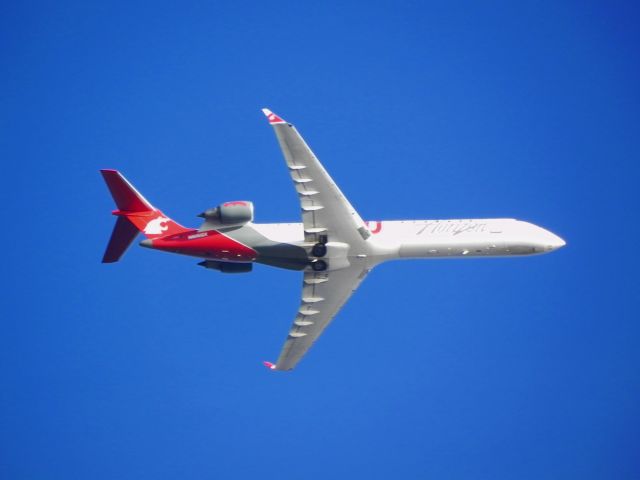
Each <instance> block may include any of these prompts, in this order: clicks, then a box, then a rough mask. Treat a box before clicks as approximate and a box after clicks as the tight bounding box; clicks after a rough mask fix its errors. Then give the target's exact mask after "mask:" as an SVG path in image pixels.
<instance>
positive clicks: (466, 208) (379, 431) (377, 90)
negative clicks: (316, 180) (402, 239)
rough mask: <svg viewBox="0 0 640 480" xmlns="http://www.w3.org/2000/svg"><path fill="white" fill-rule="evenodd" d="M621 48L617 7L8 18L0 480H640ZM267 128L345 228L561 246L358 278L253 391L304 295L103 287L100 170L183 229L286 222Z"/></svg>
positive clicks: (129, 7)
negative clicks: (291, 361) (296, 136)
mask: <svg viewBox="0 0 640 480" xmlns="http://www.w3.org/2000/svg"><path fill="white" fill-rule="evenodd" d="M449 3H451V4H449ZM639 24H640V15H639V11H638V8H637V7H636V6H635V5H634V2H629V3H625V2H558V1H548V2H510V1H505V2H493V3H490V4H483V5H479V4H478V3H476V2H457V3H455V4H453V2H438V3H435V4H431V3H429V2H391V1H389V2H335V3H330V4H328V3H326V2H300V1H298V2H290V1H278V2H226V3H222V2H173V3H170V2H159V3H158V2H155V3H154V2H76V3H74V2H64V1H63V2H44V3H39V2H4V3H3V4H2V6H0V58H1V65H2V72H3V73H2V75H0V87H1V88H0V98H1V109H0V122H1V135H0V159H1V162H2V163H1V165H2V175H1V177H0V178H1V179H2V188H1V189H0V200H1V205H2V210H3V214H4V218H5V222H4V224H5V227H4V234H3V235H2V251H3V257H4V258H3V262H2V264H3V269H2V270H3V272H4V275H3V277H4V287H3V289H2V292H3V293H2V296H1V297H0V298H1V305H2V315H1V321H2V323H1V332H0V382H1V386H2V387H1V389H0V478H3V479H54V478H55V479H58V478H60V479H71V478H87V479H146V478H149V479H175V478H189V479H227V478H228V479H255V478H260V479H282V478H301V479H326V478H331V479H342V478H349V479H352V478H367V479H388V478H446V479H469V478H473V479H499V478H505V479H514V478H517V479H536V480H539V479H558V478H585V479H612V478H616V479H631V478H639V477H640V349H639V347H638V343H639V340H640V338H639V337H640V335H639V334H640V326H639V318H638V317H639V314H638V294H639V281H638V267H639V262H638V253H637V246H638V237H639V235H640V231H639V228H638V221H639V218H638V207H639V206H640V201H639V200H640V199H639V195H638V183H639V181H640V178H639V175H638V173H639V172H638V170H639V169H638V157H639V151H640V149H639V146H640V128H639V127H640V118H639V111H640V110H639V107H640V89H639V88H638V87H639V86H640V62H639V60H640V58H639V57H640V54H639V52H640V49H639V46H640V29H639V27H638V25H639ZM261 107H269V108H271V109H272V110H273V111H275V112H276V113H278V114H280V115H282V116H283V117H284V118H285V119H287V120H289V121H291V122H292V123H295V124H296V126H297V127H298V129H299V130H300V132H301V133H302V134H303V135H304V137H305V138H306V140H307V141H308V143H309V144H310V145H311V147H312V148H313V149H314V150H315V152H316V154H317V155H318V156H319V158H320V159H321V160H322V161H323V163H324V165H325V166H326V168H327V169H328V170H329V172H330V173H331V174H332V175H333V177H334V179H335V180H336V181H337V182H338V184H339V185H340V186H341V187H342V189H343V191H344V192H345V194H346V195H347V196H348V197H349V198H350V200H351V202H352V203H353V204H354V206H355V207H356V208H357V209H358V210H359V212H360V213H361V215H362V216H363V217H364V218H365V219H370V220H377V219H412V218H474V217H475V218H482V217H515V218H519V219H523V220H527V221H531V222H534V223H537V224H539V225H541V226H543V227H545V228H548V229H550V230H552V231H553V232H555V233H557V234H558V235H560V236H561V237H563V238H565V239H566V241H567V243H568V245H567V246H566V247H565V248H563V249H561V250H560V251H558V252H555V253H552V254H549V255H544V256H538V257H531V258H512V259H491V260H488V259H479V260H452V261H443V260H441V261H415V262H404V263H402V262H397V263H390V264H385V265H382V266H381V267H379V268H377V269H376V270H375V271H374V272H373V274H372V275H370V276H369V277H368V279H367V280H366V281H365V283H364V284H363V285H362V287H361V289H360V290H359V291H358V292H357V294H356V295H355V296H354V297H353V298H352V300H351V301H350V303H349V304H348V305H347V306H346V308H345V309H344V310H343V311H342V312H341V314H340V315H339V316H338V317H337V318H336V320H335V321H334V323H333V324H332V325H331V327H330V328H329V329H328V330H327V332H326V333H325V335H324V336H323V337H322V338H321V339H320V340H319V342H318V343H317V344H316V345H315V347H314V348H313V349H312V350H311V352H310V353H309V354H308V355H307V356H306V357H305V359H304V360H303V361H302V363H300V365H299V368H298V369H297V370H295V371H294V372H292V373H288V374H287V373H284V374H282V373H272V372H269V371H268V370H266V369H265V368H264V367H263V366H262V365H261V361H262V360H274V359H276V358H277V355H278V352H279V350H280V347H281V345H282V342H283V341H284V339H285V336H286V332H287V330H288V327H289V324H290V322H291V321H292V319H293V317H294V314H295V312H296V308H297V306H298V301H299V296H300V274H299V273H298V272H290V271H283V270H277V269H271V268H268V267H264V266H257V267H256V268H255V270H254V272H253V273H251V274H249V275H235V276H234V275H226V276H225V275H223V274H220V273H218V272H214V271H208V270H205V269H202V268H200V267H198V266H196V263H197V260H195V259H191V258H188V257H180V256H172V255H167V254H163V253H160V252H154V251H150V250H145V249H141V248H139V247H137V246H136V245H134V246H133V247H132V249H131V250H130V251H129V252H128V253H127V255H126V256H125V257H124V259H123V260H122V261H121V262H120V263H117V264H113V265H102V264H100V259H101V257H102V253H103V251H104V247H105V245H106V243H107V240H108V237H109V235H110V233H111V228H112V224H113V217H112V216H111V215H110V211H111V210H112V209H113V208H114V207H113V204H112V200H111V197H110V196H109V194H108V192H107V189H106V188H105V186H104V184H103V182H102V178H101V177H100V175H99V174H98V169H99V168H117V169H120V170H122V171H123V172H124V173H125V174H126V175H127V176H128V177H129V178H130V179H131V181H132V182H133V183H134V184H135V185H136V186H137V187H138V188H139V189H140V190H141V191H142V192H143V193H144V195H145V196H147V198H148V199H149V200H150V201H151V202H153V203H154V204H156V205H157V206H158V207H160V208H162V209H163V210H164V211H165V213H167V214H168V215H170V216H172V217H174V218H175V219H176V220H178V221H179V222H181V223H183V224H186V225H191V226H197V225H198V224H199V219H197V218H196V217H195V215H196V214H198V213H199V212H201V211H202V210H203V209H205V208H208V207H213V206H215V205H217V204H219V203H221V202H224V201H229V200H237V199H248V200H252V201H254V202H255V205H256V220H257V221H258V222H279V221H298V219H299V211H298V204H297V199H296V195H295V193H294V190H293V187H292V186H291V185H290V180H289V178H288V175H287V171H286V168H285V166H284V163H283V160H282V157H281V153H280V151H279V148H278V147H277V143H276V140H275V138H274V134H273V132H272V129H271V128H270V127H269V125H268V124H267V122H266V120H265V118H264V117H263V115H262V113H261V112H260V108H261Z"/></svg>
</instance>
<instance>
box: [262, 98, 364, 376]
mask: <svg viewBox="0 0 640 480" xmlns="http://www.w3.org/2000/svg"><path fill="white" fill-rule="evenodd" d="M262 111H263V112H264V114H265V115H266V117H267V118H268V120H269V123H270V124H271V126H273V128H274V130H275V133H276V137H277V138H278V142H279V143H280V148H281V149H282V153H283V154H284V158H285V161H286V164H287V167H289V173H290V175H291V179H292V180H293V183H294V186H295V189H296V192H297V193H298V198H299V200H300V208H301V210H302V223H303V227H304V240H305V243H306V244H307V245H309V246H312V245H313V244H315V243H317V242H319V241H321V238H324V242H326V241H328V242H341V243H343V244H348V248H349V257H348V262H347V264H346V265H344V266H343V268H338V269H335V268H334V269H332V268H329V269H328V270H327V271H322V272H316V271H313V270H312V269H309V268H308V269H307V270H305V272H304V278H303V284H302V302H301V304H300V308H299V309H298V314H297V315H296V318H295V319H294V321H293V324H292V326H291V329H290V330H289V335H288V337H287V340H286V341H285V344H284V347H283V348H282V351H281V352H280V357H279V358H278V361H277V363H275V364H272V363H269V362H265V365H267V366H268V367H270V368H272V369H275V370H292V369H293V368H294V367H295V366H296V364H297V363H298V362H299V361H300V359H301V358H302V357H303V355H304V354H305V353H306V352H307V350H309V348H311V345H313V343H314V342H315V341H316V339H317V338H318V337H319V336H320V334H321V333H322V332H323V331H324V329H325V328H326V327H327V325H329V323H331V320H333V318H334V317H335V315H336V314H337V313H338V311H340V309H341V308H342V306H343V305H344V304H345V303H346V302H347V300H348V299H349V297H350V296H351V294H352V293H353V292H354V291H355V290H356V289H357V288H358V286H359V285H360V283H361V282H362V280H363V279H364V277H365V276H366V275H367V273H369V270H370V268H371V267H370V266H369V265H368V261H367V258H366V254H364V253H365V252H366V251H367V246H366V239H367V238H368V237H369V236H370V235H371V233H370V232H369V229H368V228H367V227H366V225H365V223H364V222H363V221H362V218H360V215H358V212H356V210H355V209H354V208H353V206H352V205H351V204H350V203H349V201H348V200H347V199H346V197H345V196H344V195H343V193H342V192H341V191H340V189H339V188H338V186H337V185H336V184H335V182H334V181H333V180H332V179H331V177H330V176H329V174H328V173H327V171H326V170H325V169H324V167H323V166H322V164H321V163H320V161H319V160H318V159H317V158H316V156H315V155H314V154H313V152H312V151H311V149H310V148H309V147H308V146H307V144H306V143H305V141H304V140H303V138H302V137H301V136H300V134H299V133H298V131H297V130H296V129H295V127H294V126H293V125H291V124H290V123H287V122H285V121H284V120H283V119H282V118H280V117H279V116H278V115H276V114H274V113H273V112H271V111H270V110H268V109H266V108H265V109H263V110H262ZM321 236H322V237H321ZM324 242H323V243H324ZM329 265H330V267H331V259H330V260H329Z"/></svg>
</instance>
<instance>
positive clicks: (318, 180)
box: [101, 109, 565, 370]
mask: <svg viewBox="0 0 640 480" xmlns="http://www.w3.org/2000/svg"><path fill="white" fill-rule="evenodd" d="M263 112H264V114H265V115H266V117H267V119H268V120H269V123H270V124H271V126H272V127H273V129H274V130H275V133H276V137H277V139H278V142H279V144H280V148H281V149H282V153H283V154H284V159H285V163H286V165H287V168H288V170H289V175H290V176H291V180H292V181H293V185H294V188H295V190H296V192H297V194H298V199H299V201H300V210H301V215H302V223H270V224H261V223H254V222H253V204H252V203H251V202H249V201H246V200H240V201H231V202H226V203H223V204H221V205H219V206H217V207H215V208H210V209H208V210H205V211H204V212H202V213H201V214H200V215H199V216H200V217H202V218H203V219H204V222H203V223H202V225H200V227H198V228H187V227H183V226H182V225H180V224H178V223H177V222H175V221H174V220H172V219H170V218H169V217H167V216H166V215H165V214H163V213H162V212H161V211H160V210H158V209H157V208H155V207H154V206H153V205H151V203H149V202H148V201H147V200H146V199H145V198H144V197H143V196H142V195H141V194H140V193H139V192H138V191H137V190H136V189H135V188H134V187H133V185H131V183H129V182H128V181H127V179H126V178H125V177H124V176H123V175H122V174H121V173H120V172H118V171H116V170H101V172H102V175H103V177H104V180H105V182H106V183H107V187H108V188H109V190H110V191H111V195H112V196H113V199H114V201H115V203H116V205H117V210H114V211H113V214H114V215H116V217H117V220H116V224H115V227H114V229H113V233H112V235H111V240H110V241H109V244H108V246H107V250H106V252H105V254H104V258H103V260H102V261H103V262H105V263H110V262H116V261H118V260H119V259H120V257H121V256H122V255H123V254H124V252H125V251H126V250H127V248H128V247H129V246H130V245H131V242H132V241H133V240H134V239H135V237H136V236H137V235H138V233H139V232H142V233H143V234H144V235H145V236H146V237H147V238H146V240H143V241H142V242H141V243H140V245H142V246H144V247H148V248H152V249H154V250H162V251H165V252H171V253H179V254H183V255H189V256H193V257H198V258H201V259H203V261H202V262H200V263H199V265H202V266H203V267H205V268H210V269H214V270H218V271H220V272H223V273H241V272H249V271H251V269H252V267H253V263H262V264H265V265H271V266H273V267H280V268H286V269H290V270H299V271H301V272H302V294H301V300H300V306H299V308H298V311H297V313H296V315H295V318H294V320H293V323H292V325H291V328H290V329H289V332H288V334H287V338H286V340H285V342H284V346H283V348H282V351H281V352H280V356H279V357H278V360H277V361H276V362H275V363H271V362H264V364H265V365H266V366H267V367H269V368H270V369H273V370H292V369H293V368H294V367H295V366H296V365H297V364H298V362H299V361H300V359H301V358H302V357H303V355H304V354H305V353H306V352H307V351H308V350H309V348H310V347H311V345H313V343H314V342H315V341H316V340H317V339H318V337H319V336H320V334H321V333H322V332H323V331H324V329H325V328H326V327H327V325H329V323H330V322H331V320H333V318H334V317H335V316H336V314H337V313H338V311H339V310H340V308H341V307H342V306H343V305H344V304H345V302H346V301H347V300H348V299H349V297H350V296H351V294H352V293H353V292H355V291H356V289H357V288H358V286H359V285H360V283H362V281H363V280H364V278H365V277H366V276H367V274H368V273H369V272H370V271H371V270H372V269H373V267H375V266H376V265H378V264H379V263H381V262H385V261H387V260H396V259H412V258H474V257H505V256H514V255H536V254H541V253H547V252H551V251H553V250H556V249H558V248H560V247H562V246H564V245H565V242H564V241H563V240H562V239H561V238H560V237H558V236H557V235H554V234H553V233H551V232H549V231H548V230H545V229H544V228H541V227H538V226H536V225H533V224H531V223H528V222H523V221H519V220H514V219H511V218H498V219H469V220H467V219H465V220H404V221H374V222H365V221H364V220H362V218H361V217H360V215H358V212H356V210H355V209H354V208H353V206H352V205H351V204H350V203H349V200H347V198H346V197H345V196H344V194H343V193H342V192H341V191H340V189H339V188H338V186H337V185H336V184H335V182H334V181H333V180H332V179H331V177H330V176H329V174H328V173H327V171H326V170H325V169H324V167H323V166H322V164H321V163H320V161H319V160H318V159H317V158H316V156H315V155H314V154H313V152H312V151H311V149H310V148H309V147H308V146H307V144H306V143H305V141H304V140H303V139H302V137H301V136H300V134H299V133H298V131H297V130H296V129H295V127H294V126H293V125H292V124H290V123H288V122H286V121H284V120H283V119H282V118H281V117H279V116H278V115H276V114H275V113H273V112H271V111H270V110H267V109H264V110H263Z"/></svg>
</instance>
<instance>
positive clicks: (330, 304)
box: [265, 262, 369, 370]
mask: <svg viewBox="0 0 640 480" xmlns="http://www.w3.org/2000/svg"><path fill="white" fill-rule="evenodd" d="M358 263H360V262H358ZM367 273H369V268H367V266H366V265H358V264H352V265H351V266H350V267H347V268H343V269H340V270H333V271H328V272H313V271H310V272H305V273H304V279H303V283H302V302H301V303H300V308H299V309H298V314H297V315H296V318H295V320H294V321H293V324H292V325H291V329H290V330H289V335H288V337H287V340H286V341H285V343H284V347H283V348H282V351H281V352H280V357H279V358H278V361H277V362H276V363H275V365H274V364H271V363H269V362H265V365H267V366H268V367H270V368H272V369H274V370H292V369H293V368H294V367H295V366H296V364H297V363H298V362H299V361H300V359H301V358H302V357H303V356H304V354H305V353H307V350H309V348H311V346H312V345H313V342H315V341H316V340H317V338H318V337H319V336H320V334H321V333H322V332H323V331H324V329H325V328H326V327H327V325H329V323H331V320H333V317H335V315H336V314H337V313H338V311H339V310H340V309H341V308H342V306H343V305H344V304H345V303H346V302H347V300H348V299H349V297H351V294H352V293H353V292H355V291H356V289H357V288H358V286H359V285H360V283H361V282H362V280H364V277H366V276H367Z"/></svg>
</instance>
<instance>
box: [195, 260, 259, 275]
mask: <svg viewBox="0 0 640 480" xmlns="http://www.w3.org/2000/svg"><path fill="white" fill-rule="evenodd" d="M198 265H201V266H203V267H204V268H209V269H211V270H218V271H220V272H222V273H249V272H250V271H251V270H253V264H252V263H231V262H216V261H215V260H205V261H204V262H200V263H199V264H198Z"/></svg>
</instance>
